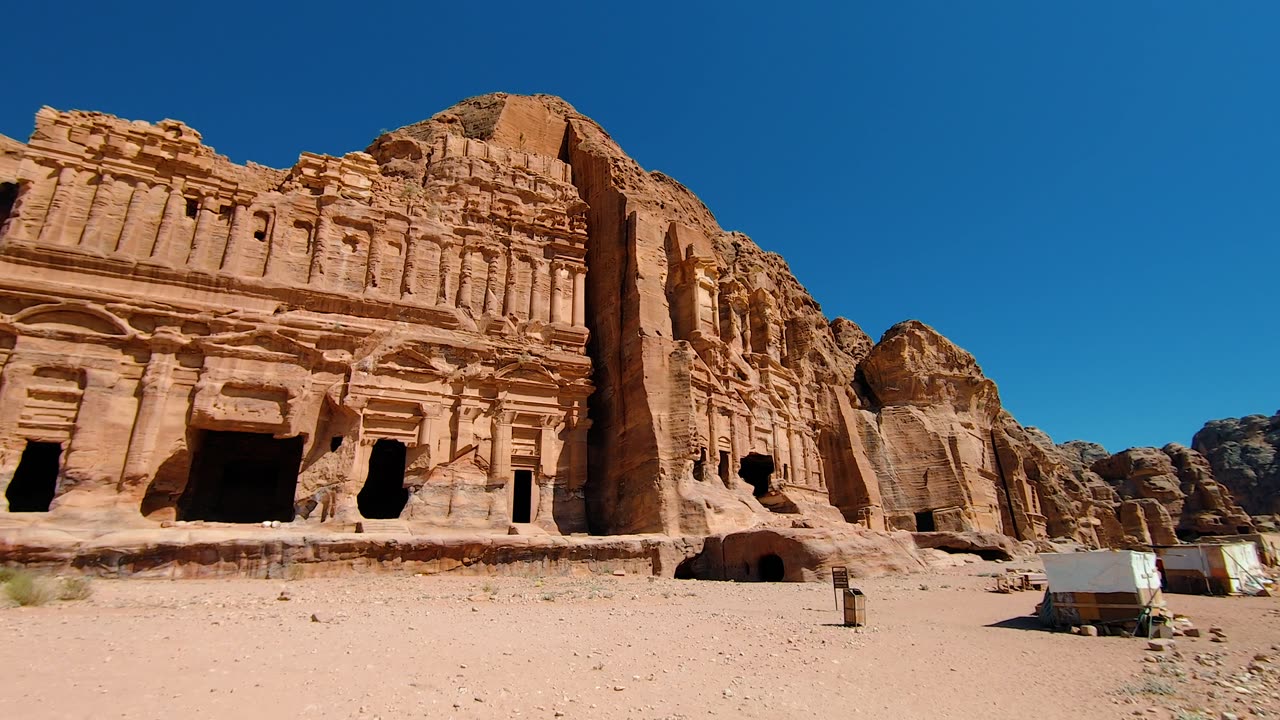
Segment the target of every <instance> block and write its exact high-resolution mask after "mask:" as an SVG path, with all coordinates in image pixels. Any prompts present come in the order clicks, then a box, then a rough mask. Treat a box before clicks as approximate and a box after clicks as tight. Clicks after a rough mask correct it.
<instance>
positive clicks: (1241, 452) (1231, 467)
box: [1191, 412, 1280, 515]
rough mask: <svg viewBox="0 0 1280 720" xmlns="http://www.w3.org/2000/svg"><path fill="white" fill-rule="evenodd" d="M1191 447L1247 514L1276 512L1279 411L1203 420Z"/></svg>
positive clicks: (1279, 478) (1279, 469) (1279, 472)
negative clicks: (1203, 423) (1206, 461)
mask: <svg viewBox="0 0 1280 720" xmlns="http://www.w3.org/2000/svg"><path fill="white" fill-rule="evenodd" d="M1191 447H1192V448H1194V449H1195V450H1196V451H1197V452H1199V453H1201V454H1202V455H1204V456H1205V457H1206V458H1207V459H1208V460H1209V465H1210V466H1211V467H1212V468H1213V476H1214V477H1215V478H1216V479H1217V481H1218V482H1220V483H1222V484H1223V485H1224V486H1226V488H1227V489H1228V490H1229V491H1230V492H1231V495H1232V496H1233V497H1234V498H1235V499H1236V500H1238V501H1239V502H1240V506H1241V507H1243V508H1244V509H1245V510H1246V511H1247V512H1248V513H1249V514H1250V515H1280V412H1277V413H1276V414H1275V415H1272V416H1271V417H1267V416H1265V415H1249V416H1246V417H1242V418H1227V419H1224V420H1213V421H1211V422H1208V423H1205V426H1204V427H1203V428H1201V429H1200V431H1199V432H1197V433H1196V435H1195V438H1193V439H1192V441H1191Z"/></svg>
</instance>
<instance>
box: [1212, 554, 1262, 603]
mask: <svg viewBox="0 0 1280 720" xmlns="http://www.w3.org/2000/svg"><path fill="white" fill-rule="evenodd" d="M1218 547H1219V548H1221V549H1222V559H1223V560H1225V561H1226V566H1227V577H1228V578H1229V579H1230V582H1231V587H1230V588H1228V591H1230V592H1242V593H1246V594H1249V595H1256V594H1257V593H1258V592H1259V591H1261V590H1262V588H1263V580H1264V579H1265V578H1266V575H1265V574H1264V573H1263V572H1262V561H1261V560H1260V559H1258V548H1256V547H1254V545H1253V543H1232V544H1230V545H1219V546H1218Z"/></svg>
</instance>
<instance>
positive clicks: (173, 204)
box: [151, 185, 187, 261]
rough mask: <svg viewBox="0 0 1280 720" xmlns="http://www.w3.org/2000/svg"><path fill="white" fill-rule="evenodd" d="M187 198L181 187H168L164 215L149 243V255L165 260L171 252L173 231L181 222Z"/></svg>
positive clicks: (175, 230) (174, 231)
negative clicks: (152, 239) (152, 241)
mask: <svg viewBox="0 0 1280 720" xmlns="http://www.w3.org/2000/svg"><path fill="white" fill-rule="evenodd" d="M186 205H187V200H186V198H184V197H183V196H182V188H181V187H180V186H177V185H175V186H174V187H171V188H169V198H168V199H167V200H165V203H164V215H162V216H161V218H160V227H159V228H157V229H156V239H155V242H154V243H153V244H152V245H151V257H153V258H156V259H158V260H161V261H163V260H167V259H169V256H170V255H171V254H172V253H173V250H174V248H173V244H174V237H173V236H174V233H176V232H177V229H178V225H179V224H180V223H181V222H182V215H183V213H185V212H186Z"/></svg>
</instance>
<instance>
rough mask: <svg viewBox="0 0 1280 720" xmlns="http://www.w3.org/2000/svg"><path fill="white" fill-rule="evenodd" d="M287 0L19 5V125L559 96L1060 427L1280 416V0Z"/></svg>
mask: <svg viewBox="0 0 1280 720" xmlns="http://www.w3.org/2000/svg"><path fill="white" fill-rule="evenodd" d="M689 4H693V3H689ZM112 5H113V6H114V7H111V6H112ZM284 5H285V3H279V4H277V3H237V2H224V3H218V4H212V5H211V4H205V3H173V2H167V3H150V2H135V3H128V4H100V3H89V2H68V3H19V4H17V5H15V6H14V7H11V8H7V9H6V11H5V15H6V21H7V22H6V24H7V25H8V27H10V28H11V29H13V31H11V32H9V33H6V35H5V41H4V44H5V51H6V52H5V54H6V56H7V57H8V58H9V63H8V66H7V67H8V73H7V74H6V81H5V83H4V85H3V86H2V87H0V98H3V100H2V101H0V133H3V134H6V135H10V136H13V137H17V138H19V139H25V138H26V136H27V135H28V134H29V132H30V129H31V123H32V116H33V115H34V113H35V111H36V110H37V109H38V108H39V107H40V106H41V105H52V106H54V107H58V108H63V109H66V108H80V109H89V110H102V111H105V112H110V113H114V114H117V115H121V116H124V117H128V118H131V119H141V120H158V119H161V118H165V117H172V118H177V119H181V120H184V121H186V122H187V123H188V124H190V125H192V126H193V127H195V128H196V129H198V130H200V131H201V132H202V133H203V134H204V137H205V140H206V142H208V143H209V144H211V145H213V146H214V147H216V148H217V149H218V150H219V151H220V152H222V153H224V154H226V155H229V156H230V157H231V158H232V159H233V160H236V161H240V162H243V161H245V160H254V161H256V162H260V163H263V164H266V165H272V166H276V167H287V166H289V165H292V164H293V162H294V161H295V160H296V158H297V156H298V153H299V152H301V151H304V150H308V151H315V152H328V153H334V154H340V153H343V152H346V151H350V150H355V149H362V148H364V147H365V146H366V145H367V144H368V143H369V141H370V140H372V139H373V138H374V137H375V136H376V135H377V134H378V132H379V131H380V130H381V129H383V128H393V127H397V126H400V125H404V124H407V123H410V122H413V121H416V120H419V119H421V118H424V117H427V116H430V115H431V114H433V113H435V112H437V111H438V110H441V109H443V108H445V107H447V106H448V105H451V104H453V103H454V102H456V101H457V100H459V99H462V98H464V97H468V96H471V95H477V94H480V93H484V92H491V91H497V90H505V91H509V92H547V93H553V94H557V95H560V96H562V97H564V98H565V99H567V100H568V101H569V102H571V103H573V104H574V105H575V106H576V107H577V108H578V109H579V110H581V111H582V112H584V113H586V114H588V115H590V116H592V117H593V118H595V119H596V120H597V121H598V122H600V123H601V124H602V125H603V126H604V127H605V128H606V129H607V130H608V131H609V132H610V134H612V135H613V137H614V138H615V139H616V140H618V142H619V143H620V144H621V145H622V147H623V148H624V149H625V150H627V151H628V152H629V153H630V154H631V155H632V157H634V158H636V160H638V161H639V162H640V163H641V164H642V165H644V166H645V167H646V168H649V169H660V170H662V171H664V172H666V173H668V174H670V175H672V176H674V177H676V178H677V179H679V180H681V181H682V182H684V183H685V184H686V185H688V186H689V187H690V188H691V189H693V190H694V192H696V193H698V195H699V196H701V197H702V199H703V200H704V201H705V202H706V203H707V205H708V206H709V207H710V208H711V209H712V210H713V211H714V212H715V213H716V215H717V217H718V218H719V220H720V222H721V224H722V225H724V226H725V227H726V228H728V229H736V230H741V231H743V232H745V233H747V234H749V235H751V236H752V237H753V238H754V239H755V240H756V241H757V242H758V243H759V244H760V245H762V246H763V247H764V248H766V249H769V250H774V251H777V252H779V253H781V254H783V255H784V256H785V257H786V258H787V260H788V262H789V263H790V265H791V267H792V269H793V270H794V271H795V273H796V275H797V276H798V277H799V278H800V281H801V282H802V283H804V284H805V285H806V286H807V287H808V288H809V289H810V291H811V292H812V293H813V295H814V296H815V297H816V298H817V300H818V301H819V302H820V303H821V304H822V306H823V309H824V310H825V311H826V313H827V314H828V315H829V316H834V315H844V316H846V317H849V318H851V319H853V320H855V321H857V322H858V323H859V324H861V325H862V327H863V328H864V329H866V330H867V332H868V333H870V334H871V335H873V336H875V337H878V336H879V335H880V334H881V333H882V332H883V331H884V330H885V329H887V328H888V327H889V326H890V325H892V324H893V323H894V322H897V321H899V320H903V319H907V318H917V319H920V320H923V321H925V322H927V323H929V324H931V325H933V326H934V327H936V328H938V329H939V330H940V331H941V332H943V333H944V334H946V335H947V336H948V337H950V338H951V339H952V340H954V341H955V342H957V343H958V344H960V345H961V346H963V347H965V348H966V349H968V350H969V351H971V352H973V353H974V355H975V356H977V358H978V361H979V362H980V363H981V364H982V366H983V368H984V370H985V371H986V373H987V374H988V375H989V376H990V377H992V378H993V379H994V380H995V381H996V382H997V383H998V384H999V386H1000V390H1001V395H1002V397H1003V399H1004V402H1005V405H1006V406H1007V407H1008V408H1009V410H1010V411H1011V412H1013V413H1014V414H1015V415H1016V416H1017V417H1018V418H1019V420H1021V421H1022V422H1023V423H1024V424H1029V425H1036V426H1039V427H1041V428H1043V429H1044V430H1046V431H1047V432H1049V433H1050V434H1051V435H1052V436H1053V437H1054V439H1056V440H1058V441H1065V440H1068V439H1073V438H1084V439H1090V440H1094V441H1097V442H1101V443H1103V444H1104V445H1105V446H1107V448H1108V449H1110V450H1113V451H1117V450H1121V449H1123V448H1125V447H1128V446H1131V445H1150V444H1155V445H1160V444H1163V443H1165V442H1170V441H1177V442H1182V443H1189V442H1190V440H1191V436H1192V434H1193V433H1194V432H1195V431H1196V430H1197V429H1199V427H1200V426H1201V424H1202V423H1203V422H1204V421H1206V420H1209V419H1213V418H1219V417H1229V416H1239V415H1245V414H1251V413H1266V414H1271V413H1274V412H1276V411H1277V409H1280V372H1277V367H1278V365H1277V362H1276V358H1277V355H1280V352H1278V351H1280V327H1278V325H1280V322H1278V321H1277V317H1280V315H1278V314H1277V308H1276V272H1277V268H1280V91H1278V88H1280V42H1277V32H1278V31H1280V4H1276V3H1273V2H1226V3H1205V2H1180V1H1176V0H1166V1H1163V2H1110V1H1108V2H1089V1H1083V2H1058V3H1047V2H901V1H898V2H889V1H885V2H849V3H829V4H825V3H824V4H808V3H803V2H793V3H786V4H778V3H753V2H734V3H724V4H714V5H713V4H698V6H697V7H694V8H690V7H684V6H683V5H684V3H663V2H646V3H627V4H625V5H626V7H619V6H621V5H623V4H621V3H617V4H615V3H583V2H578V3H557V2H543V3H536V4H534V3H502V2H490V3H483V4H473V3H448V4H439V6H435V5H437V4H435V3H407V2H406V3H383V2H377V1H368V2H361V3H350V2H343V3H333V2H324V1H318V2H309V3H306V4H301V3H299V4H297V5H296V6H295V7H293V8H291V9H285V8H284ZM277 6H279V7H277ZM432 6H435V7H432ZM407 8H412V9H407Z"/></svg>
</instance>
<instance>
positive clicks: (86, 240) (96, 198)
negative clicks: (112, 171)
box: [79, 173, 115, 249]
mask: <svg viewBox="0 0 1280 720" xmlns="http://www.w3.org/2000/svg"><path fill="white" fill-rule="evenodd" d="M114 182H115V180H114V179H112V177H111V175H109V174H107V173H103V175H102V177H101V178H99V179H98V187H97V188H95V189H94V192H93V201H92V202H91V203H90V204H89V217H88V218H86V219H85V221H84V230H82V231H81V232H80V243H79V244H80V245H81V246H83V247H91V248H95V249H97V248H102V247H103V246H104V245H105V243H104V242H103V238H102V237H101V234H102V219H103V217H105V216H106V214H107V210H108V209H109V208H110V207H111V204H112V203H111V185H112V184H113V183H114Z"/></svg>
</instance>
